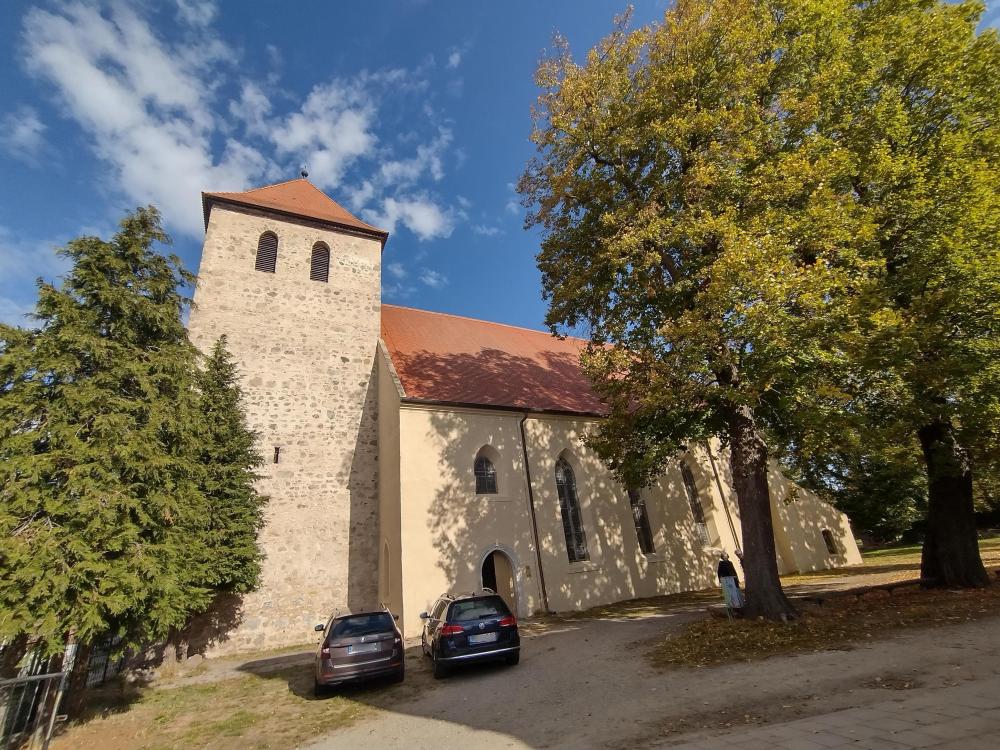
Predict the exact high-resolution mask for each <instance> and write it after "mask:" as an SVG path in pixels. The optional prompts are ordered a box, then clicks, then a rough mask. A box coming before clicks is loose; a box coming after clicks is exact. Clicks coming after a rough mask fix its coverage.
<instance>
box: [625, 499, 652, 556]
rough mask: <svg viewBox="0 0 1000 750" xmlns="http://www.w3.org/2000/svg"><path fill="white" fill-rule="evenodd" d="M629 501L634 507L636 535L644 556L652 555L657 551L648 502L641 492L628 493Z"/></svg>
mask: <svg viewBox="0 0 1000 750" xmlns="http://www.w3.org/2000/svg"><path fill="white" fill-rule="evenodd" d="M628 501H629V504H630V505H631V506H632V520H633V521H635V535H636V537H637V538H638V540H639V549H640V550H642V554H644V555H651V554H652V553H653V552H654V551H655V549H656V548H655V545H654V544H653V532H652V531H651V530H650V528H649V514H648V513H647V512H646V501H645V500H644V499H643V497H642V493H641V492H640V491H639V490H636V489H631V490H629V491H628Z"/></svg>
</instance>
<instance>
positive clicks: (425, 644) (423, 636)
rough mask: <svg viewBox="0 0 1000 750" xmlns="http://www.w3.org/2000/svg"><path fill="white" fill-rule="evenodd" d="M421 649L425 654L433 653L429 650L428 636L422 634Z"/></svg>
mask: <svg viewBox="0 0 1000 750" xmlns="http://www.w3.org/2000/svg"><path fill="white" fill-rule="evenodd" d="M420 651H421V653H422V654H423V655H424V656H430V655H431V652H430V651H428V650H427V637H426V636H425V635H422V634H421V636H420Z"/></svg>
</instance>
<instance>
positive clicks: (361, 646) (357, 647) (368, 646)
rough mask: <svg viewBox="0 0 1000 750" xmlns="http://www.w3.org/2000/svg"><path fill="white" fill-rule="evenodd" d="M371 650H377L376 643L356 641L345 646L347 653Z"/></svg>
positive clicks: (361, 652) (364, 652)
mask: <svg viewBox="0 0 1000 750" xmlns="http://www.w3.org/2000/svg"><path fill="white" fill-rule="evenodd" d="M373 651H378V644H377V643H356V644H354V645H353V646H348V647H347V653H348V654H370V653H372V652H373Z"/></svg>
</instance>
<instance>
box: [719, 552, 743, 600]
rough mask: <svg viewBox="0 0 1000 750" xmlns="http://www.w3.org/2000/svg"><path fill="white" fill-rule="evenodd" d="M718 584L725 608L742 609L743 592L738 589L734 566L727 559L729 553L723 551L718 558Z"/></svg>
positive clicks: (738, 580)
mask: <svg viewBox="0 0 1000 750" xmlns="http://www.w3.org/2000/svg"><path fill="white" fill-rule="evenodd" d="M718 575H719V585H720V586H722V596H723V597H724V598H725V600H726V608H727V609H743V592H742V591H740V579H739V576H737V575H736V566H735V565H733V563H732V561H731V560H730V559H729V553H728V552H723V553H722V557H721V559H720V560H719V570H718Z"/></svg>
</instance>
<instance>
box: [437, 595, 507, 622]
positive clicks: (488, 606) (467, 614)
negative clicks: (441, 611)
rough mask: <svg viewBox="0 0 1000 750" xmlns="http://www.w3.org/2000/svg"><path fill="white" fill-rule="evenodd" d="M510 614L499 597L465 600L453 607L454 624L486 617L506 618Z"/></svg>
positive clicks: (451, 617) (451, 618)
mask: <svg viewBox="0 0 1000 750" xmlns="http://www.w3.org/2000/svg"><path fill="white" fill-rule="evenodd" d="M509 614H510V610H508V609H507V605H506V604H504V603H503V599H501V598H500V597H499V596H484V597H480V598H477V599H463V600H462V601H458V602H455V603H454V604H452V605H451V616H450V617H449V618H448V619H449V620H452V621H454V622H468V621H469V620H482V619H483V618H484V617H506V616H507V615H509Z"/></svg>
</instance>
